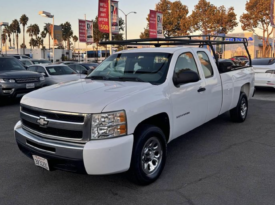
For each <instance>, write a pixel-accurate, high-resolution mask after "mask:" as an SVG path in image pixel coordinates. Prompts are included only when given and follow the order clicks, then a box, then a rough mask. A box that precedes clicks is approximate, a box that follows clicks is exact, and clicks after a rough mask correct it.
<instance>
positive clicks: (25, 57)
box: [22, 56, 30, 59]
mask: <svg viewBox="0 0 275 205" xmlns="http://www.w3.org/2000/svg"><path fill="white" fill-rule="evenodd" d="M22 58H24V59H30V58H29V57H27V56H22Z"/></svg>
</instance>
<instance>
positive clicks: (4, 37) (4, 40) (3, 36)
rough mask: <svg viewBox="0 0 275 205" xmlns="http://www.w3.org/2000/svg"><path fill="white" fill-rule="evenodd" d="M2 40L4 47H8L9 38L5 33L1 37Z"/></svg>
mask: <svg viewBox="0 0 275 205" xmlns="http://www.w3.org/2000/svg"><path fill="white" fill-rule="evenodd" d="M1 38H2V42H1V43H2V46H4V45H6V42H7V36H6V34H5V33H3V34H2V35H1Z"/></svg>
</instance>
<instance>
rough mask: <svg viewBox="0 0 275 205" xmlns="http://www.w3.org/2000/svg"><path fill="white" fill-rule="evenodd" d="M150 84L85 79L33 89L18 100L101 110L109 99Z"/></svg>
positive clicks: (67, 109)
mask: <svg viewBox="0 0 275 205" xmlns="http://www.w3.org/2000/svg"><path fill="white" fill-rule="evenodd" d="M150 87H152V85H151V84H150V83H143V82H115V81H99V80H90V79H85V80H78V81H74V82H69V83H60V84H56V85H52V86H49V87H46V88H42V89H40V90H37V91H33V92H31V93H29V94H27V95H25V96H24V97H23V98H22V100H21V103H22V104H24V105H29V106H32V107H37V108H41V109H47V110H54V111H63V112H76V113H101V112H102V110H103V109H104V108H105V107H106V106H107V105H109V104H110V103H112V102H114V101H116V100H118V99H121V98H123V97H126V96H130V95H131V94H133V93H135V92H139V91H142V90H144V89H147V88H150ZM129 103H130V102H129Z"/></svg>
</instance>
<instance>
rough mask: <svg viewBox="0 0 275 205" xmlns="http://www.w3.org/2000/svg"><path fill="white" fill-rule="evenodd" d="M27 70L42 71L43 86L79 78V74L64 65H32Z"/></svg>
mask: <svg viewBox="0 0 275 205" xmlns="http://www.w3.org/2000/svg"><path fill="white" fill-rule="evenodd" d="M27 70H28V71H33V72H37V73H42V74H43V75H44V76H45V81H46V83H45V86H48V85H53V84H58V83H66V82H70V81H76V80H79V79H81V75H79V74H77V73H76V72H75V71H74V70H72V69H71V68H69V67H68V66H66V65H32V66H30V67H29V68H28V69H27Z"/></svg>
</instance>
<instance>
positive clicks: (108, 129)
mask: <svg viewBox="0 0 275 205" xmlns="http://www.w3.org/2000/svg"><path fill="white" fill-rule="evenodd" d="M126 134H127V124H126V114H125V112H124V111H118V112H112V113H104V114H95V115H93V116H92V130H91V139H92V140H95V139H106V138H112V137H119V136H123V135H126Z"/></svg>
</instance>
